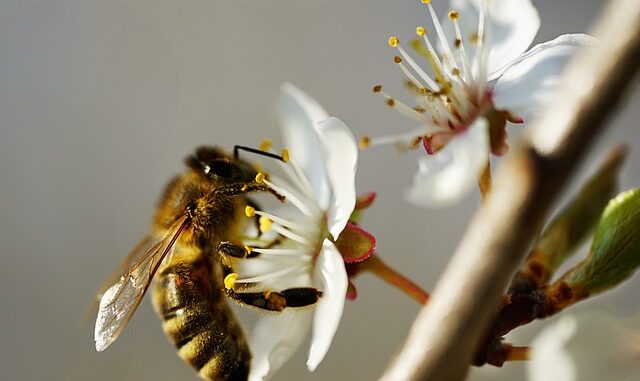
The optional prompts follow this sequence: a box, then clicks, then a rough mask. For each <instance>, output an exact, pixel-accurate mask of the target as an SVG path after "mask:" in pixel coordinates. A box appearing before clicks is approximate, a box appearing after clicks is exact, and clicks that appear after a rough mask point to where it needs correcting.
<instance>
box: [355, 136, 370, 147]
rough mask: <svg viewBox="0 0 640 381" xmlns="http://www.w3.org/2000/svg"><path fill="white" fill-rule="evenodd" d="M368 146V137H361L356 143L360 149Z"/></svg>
mask: <svg viewBox="0 0 640 381" xmlns="http://www.w3.org/2000/svg"><path fill="white" fill-rule="evenodd" d="M370 144H371V138H370V137H368V136H363V137H361V138H360V140H359V141H358V146H359V147H360V149H365V148H367V147H369V145H370Z"/></svg>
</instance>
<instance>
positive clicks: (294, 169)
mask: <svg viewBox="0 0 640 381" xmlns="http://www.w3.org/2000/svg"><path fill="white" fill-rule="evenodd" d="M283 167H285V171H287V174H288V175H289V178H291V179H292V180H293V183H294V185H295V186H298V189H299V190H300V191H302V193H303V194H305V195H313V194H314V191H313V188H312V187H311V184H310V183H309V179H307V175H305V174H304V172H303V171H302V168H300V166H299V165H298V163H297V162H296V161H295V160H292V161H288V162H287V163H283ZM311 201H313V197H312V200H311ZM311 203H312V204H313V202H311ZM316 209H318V208H316Z"/></svg>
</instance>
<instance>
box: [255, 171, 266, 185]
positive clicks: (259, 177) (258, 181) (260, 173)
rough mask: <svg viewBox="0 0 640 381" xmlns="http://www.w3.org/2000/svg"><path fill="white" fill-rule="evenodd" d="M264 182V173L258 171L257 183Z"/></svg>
mask: <svg viewBox="0 0 640 381" xmlns="http://www.w3.org/2000/svg"><path fill="white" fill-rule="evenodd" d="M263 182H264V173H262V172H258V174H257V175H256V183H258V184H262V183H263Z"/></svg>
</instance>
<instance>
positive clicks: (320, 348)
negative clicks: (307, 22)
mask: <svg viewBox="0 0 640 381" xmlns="http://www.w3.org/2000/svg"><path fill="white" fill-rule="evenodd" d="M277 121H278V126H279V128H280V130H281V133H282V136H283V140H284V146H285V147H286V148H287V150H288V151H287V153H285V154H284V155H283V156H285V157H286V156H289V158H288V159H289V160H288V161H286V162H278V163H279V165H280V166H281V168H280V173H282V174H283V175H282V176H280V177H278V176H277V175H276V173H269V176H267V178H266V179H264V182H265V183H266V184H267V185H269V186H270V187H271V188H273V189H274V190H275V191H277V192H278V193H280V194H281V195H283V196H285V197H286V201H285V203H286V204H287V206H289V208H288V209H284V210H276V211H270V212H267V211H259V210H258V211H255V213H256V214H258V215H260V216H261V223H262V224H263V228H264V230H268V231H269V232H273V233H275V235H277V236H279V237H280V238H281V243H279V244H278V245H276V246H274V247H271V248H269V249H259V248H253V251H254V252H257V253H260V255H259V256H258V257H256V258H251V259H246V260H243V261H241V262H240V263H239V264H238V266H239V269H240V270H239V271H238V273H239V278H238V279H237V281H236V283H240V284H242V283H244V285H245V286H247V284H250V283H255V284H256V285H258V283H259V286H260V287H261V288H263V289H264V288H267V289H272V290H284V289H287V288H292V287H315V288H317V289H319V290H320V291H322V296H321V298H320V300H319V302H318V303H317V304H316V305H314V306H313V307H306V308H301V309H295V308H294V309H293V310H292V309H291V308H285V310H284V311H283V312H281V313H275V314H265V315H263V316H260V318H259V319H258V322H257V323H256V326H255V327H254V330H253V332H252V333H251V334H250V335H249V345H250V348H251V352H252V356H253V358H252V364H251V373H250V379H251V380H262V379H263V378H264V377H269V376H271V375H272V374H273V373H274V371H276V370H277V369H278V368H279V367H280V366H281V365H282V364H283V363H284V362H285V361H286V360H287V359H288V358H289V357H290V356H291V355H292V354H293V352H294V351H295V350H296V348H297V347H298V346H299V344H300V343H301V341H302V339H303V338H304V337H305V335H306V333H307V331H308V330H309V329H310V328H311V327H312V339H311V348H310V350H309V357H308V360H307V367H308V369H309V370H310V371H313V370H314V369H315V368H316V367H317V366H318V365H319V364H320V362H321V361H322V359H323V358H324V356H325V354H326V353H327V351H328V349H329V346H330V345H331V341H332V340H333V337H334V335H335V333H336V330H337V328H338V324H339V322H340V318H341V317H342V311H343V307H344V302H345V295H346V292H347V285H348V278H347V272H346V269H345V265H344V262H343V259H342V256H341V255H340V252H339V251H338V249H337V248H336V246H335V245H334V243H333V241H334V240H335V239H337V238H338V236H339V234H340V233H341V232H342V230H343V229H344V228H345V226H346V224H347V221H348V219H349V217H350V215H351V212H352V211H353V209H354V207H355V202H356V196H355V171H356V161H357V155H358V152H357V151H358V148H357V144H356V141H355V139H354V137H353V135H352V134H351V132H350V131H349V129H348V128H347V126H345V125H344V123H342V122H341V121H340V120H339V119H336V118H330V117H329V115H328V114H327V113H326V111H324V110H323V109H322V107H321V106H320V105H319V104H318V103H317V102H316V101H315V100H313V99H312V98H311V97H309V96H308V95H307V94H305V93H303V92H302V91H301V90H299V89H298V88H296V87H295V86H293V85H292V84H288V83H285V84H283V85H282V88H281V92H280V96H279V99H278V103H277Z"/></svg>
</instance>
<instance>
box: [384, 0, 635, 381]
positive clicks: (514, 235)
mask: <svg viewBox="0 0 640 381" xmlns="http://www.w3.org/2000/svg"><path fill="white" fill-rule="evenodd" d="M593 34H594V35H595V36H596V37H597V38H598V39H599V41H600V42H599V44H598V45H596V46H595V47H593V48H590V49H586V50H584V51H582V52H580V53H579V54H578V55H577V56H576V57H575V58H574V59H573V60H572V62H571V63H570V64H569V66H568V68H567V71H566V74H565V76H564V79H563V80H564V82H563V85H562V86H561V91H560V94H559V96H558V98H557V99H558V100H561V101H557V102H555V103H554V104H553V106H552V107H550V108H549V109H548V110H546V112H545V113H544V115H542V116H541V118H539V119H538V120H536V121H534V123H533V125H531V126H530V129H529V131H530V135H529V136H528V138H527V139H525V141H524V142H523V143H522V144H521V145H519V146H518V147H516V149H515V150H514V152H513V153H512V155H511V156H510V157H509V158H508V159H507V160H506V161H505V162H504V164H503V165H502V167H501V168H500V170H499V171H498V173H497V176H496V177H495V186H494V189H493V190H492V192H491V194H490V196H489V198H488V199H487V202H486V203H484V205H482V207H481V208H480V210H479V211H478V212H477V214H476V215H475V216H474V218H473V220H472V221H471V224H470V226H469V228H468V230H467V232H466V234H465V236H464V238H463V240H462V242H461V243H460V245H459V246H458V248H457V250H456V252H455V254H454V255H453V257H452V259H451V261H450V262H449V265H448V266H447V268H446V270H445V272H444V273H443V275H442V277H441V278H440V280H439V282H438V284H437V286H436V289H435V292H434V293H433V295H432V298H431V300H430V302H429V304H428V305H427V306H425V307H424V308H423V309H422V311H421V312H420V314H419V315H418V317H417V318H416V320H415V322H414V323H413V326H412V328H411V331H410V333H409V337H408V338H407V340H406V342H405V344H404V346H403V348H402V349H401V351H400V352H399V353H398V354H397V356H396V357H395V359H394V360H393V361H392V362H391V363H390V365H389V367H388V368H387V370H386V371H385V373H384V374H383V375H382V377H381V378H380V379H381V380H384V381H404V380H437V381H449V380H462V379H464V378H465V376H466V374H467V371H468V367H469V365H468V364H470V363H471V360H472V357H473V355H474V353H475V352H476V350H477V346H478V344H479V342H480V340H481V339H482V336H483V335H484V334H485V333H486V330H487V329H488V327H489V325H490V324H491V322H492V319H494V317H495V314H496V313H497V311H498V306H499V302H500V296H501V294H502V292H503V291H504V289H505V287H506V286H507V284H508V282H509V281H510V280H511V277H512V275H513V273H514V271H515V270H516V268H517V266H518V265H519V264H520V262H521V261H522V259H523V258H524V257H525V255H526V253H527V250H528V248H529V246H530V244H531V241H532V240H533V239H534V238H535V236H536V235H537V234H538V232H539V229H540V227H541V225H542V224H543V223H544V219H545V217H546V215H547V212H548V211H549V209H550V208H551V206H552V205H553V203H554V202H555V200H556V199H557V198H558V196H559V194H560V192H561V190H562V188H563V186H564V185H565V184H566V182H567V181H568V180H569V178H570V177H571V174H572V173H573V171H574V169H575V168H576V166H577V165H578V164H579V162H580V160H581V158H582V157H583V156H584V154H585V153H586V152H587V151H588V149H589V147H590V145H591V143H593V142H594V141H595V139H596V137H597V135H598V133H599V132H600V131H602V130H603V129H604V127H605V121H606V120H607V117H608V116H609V115H611V114H612V113H613V112H614V110H615V107H616V106H617V104H618V103H619V102H620V100H621V99H622V98H623V96H624V95H625V89H626V88H627V87H629V86H630V85H632V84H633V83H634V82H633V80H632V79H633V77H634V74H635V72H636V71H637V70H638V68H639V66H640V2H639V1H638V0H615V1H611V2H610V4H609V5H608V7H607V8H606V10H605V12H604V13H603V15H602V17H601V18H600V20H599V21H598V23H597V25H596V27H595V28H594V30H593Z"/></svg>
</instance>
